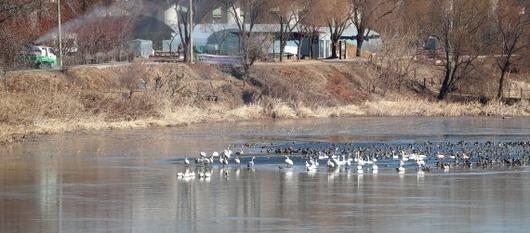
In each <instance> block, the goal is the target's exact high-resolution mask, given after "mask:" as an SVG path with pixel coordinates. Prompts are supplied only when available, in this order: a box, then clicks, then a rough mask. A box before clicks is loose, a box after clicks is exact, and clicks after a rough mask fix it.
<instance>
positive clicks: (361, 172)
mask: <svg viewBox="0 0 530 233" xmlns="http://www.w3.org/2000/svg"><path fill="white" fill-rule="evenodd" d="M363 173H364V171H363V166H361V164H358V165H357V174H363Z"/></svg>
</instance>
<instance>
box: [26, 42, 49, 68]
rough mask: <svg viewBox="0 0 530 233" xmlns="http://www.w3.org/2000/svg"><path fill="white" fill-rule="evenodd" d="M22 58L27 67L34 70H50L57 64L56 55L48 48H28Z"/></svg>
mask: <svg viewBox="0 0 530 233" xmlns="http://www.w3.org/2000/svg"><path fill="white" fill-rule="evenodd" d="M23 57H24V59H25V61H26V62H27V64H28V65H31V66H33V67H35V68H41V69H42V68H51V67H53V66H54V65H55V64H57V55H55V51H54V50H53V48H51V47H48V46H29V47H27V48H26V51H25V53H24V56H23Z"/></svg>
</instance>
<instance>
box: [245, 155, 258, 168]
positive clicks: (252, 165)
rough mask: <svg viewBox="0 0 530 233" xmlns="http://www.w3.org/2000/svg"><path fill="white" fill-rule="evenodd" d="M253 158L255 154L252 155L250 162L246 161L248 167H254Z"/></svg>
mask: <svg viewBox="0 0 530 233" xmlns="http://www.w3.org/2000/svg"><path fill="white" fill-rule="evenodd" d="M255 158H256V157H255V156H252V160H250V162H248V164H247V167H248V168H253V167H254V159H255Z"/></svg>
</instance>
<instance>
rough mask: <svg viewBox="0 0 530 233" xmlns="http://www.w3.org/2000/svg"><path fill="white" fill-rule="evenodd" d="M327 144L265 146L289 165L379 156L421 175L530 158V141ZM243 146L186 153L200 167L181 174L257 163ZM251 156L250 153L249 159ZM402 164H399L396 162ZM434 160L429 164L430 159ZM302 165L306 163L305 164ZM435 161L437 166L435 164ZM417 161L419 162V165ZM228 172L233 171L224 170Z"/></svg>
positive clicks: (342, 163) (365, 168)
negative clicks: (362, 145) (300, 160)
mask: <svg viewBox="0 0 530 233" xmlns="http://www.w3.org/2000/svg"><path fill="white" fill-rule="evenodd" d="M326 145H327V148H319V149H318V146H319V145H318V144H317V146H313V147H311V146H307V145H306V147H305V148H302V147H299V148H296V149H295V148H294V147H293V146H292V145H283V147H281V146H280V147H277V148H276V149H274V148H272V145H269V146H263V147H262V152H263V149H266V156H267V157H268V158H270V154H273V153H275V154H277V156H283V157H282V158H283V163H282V164H281V165H280V166H279V169H280V170H281V169H287V168H292V167H293V166H295V162H294V161H293V159H292V158H298V159H303V160H305V170H307V171H308V172H314V171H316V170H318V169H319V167H320V163H319V161H326V166H327V168H328V169H329V170H336V169H339V168H345V169H355V170H356V172H357V173H358V174H363V173H365V172H371V173H373V174H377V173H378V172H379V166H378V163H379V160H384V161H385V162H384V165H383V166H385V167H389V166H395V167H394V168H395V171H396V172H397V173H398V174H404V173H405V172H406V170H407V169H410V167H413V171H415V172H416V173H417V174H418V175H423V174H424V173H425V172H431V170H432V169H434V168H436V169H441V170H443V171H444V172H448V171H449V170H450V169H451V168H452V167H467V168H471V167H481V168H489V167H495V166H511V167H517V166H526V165H528V164H529V161H530V142H503V143H493V142H474V143H470V142H464V141H461V142H456V143H452V142H446V143H432V142H426V143H423V144H408V145H402V144H400V145H387V144H381V145H368V146H367V147H364V148H363V147H358V146H356V145H354V144H348V143H346V144H341V145H334V144H326ZM244 154H245V153H244V151H243V147H241V150H239V151H238V152H235V153H234V152H233V151H232V150H230V148H227V149H225V150H224V151H223V152H221V153H218V152H213V153H212V154H211V155H208V154H207V153H205V152H200V153H199V156H197V157H196V158H194V159H193V160H192V161H190V159H188V158H185V159H184V165H185V166H186V167H190V166H192V165H194V166H195V167H196V168H197V169H196V172H191V171H190V170H189V169H186V171H185V172H179V173H177V176H178V177H179V178H195V177H199V178H201V179H207V178H209V177H210V176H211V168H212V166H214V164H218V165H219V166H223V167H225V166H229V165H230V164H235V165H236V166H239V167H242V166H246V167H247V168H248V169H253V168H254V166H255V164H256V161H255V160H256V157H255V156H252V157H250V156H247V157H246V159H247V163H246V165H245V164H243V163H242V158H243V157H242V156H243V155H244ZM248 158H250V159H248ZM395 164H397V165H395ZM428 164H429V165H428ZM300 165H301V164H300ZM430 165H432V166H434V167H432V166H430ZM414 167H415V168H414ZM224 175H225V176H228V173H225V174H224Z"/></svg>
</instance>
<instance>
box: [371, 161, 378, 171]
mask: <svg viewBox="0 0 530 233" xmlns="http://www.w3.org/2000/svg"><path fill="white" fill-rule="evenodd" d="M377 172H379V167H378V166H377V164H375V163H374V164H372V173H377Z"/></svg>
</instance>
